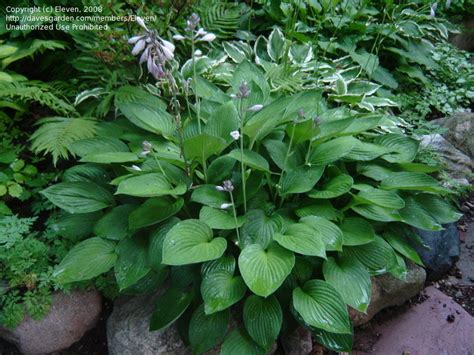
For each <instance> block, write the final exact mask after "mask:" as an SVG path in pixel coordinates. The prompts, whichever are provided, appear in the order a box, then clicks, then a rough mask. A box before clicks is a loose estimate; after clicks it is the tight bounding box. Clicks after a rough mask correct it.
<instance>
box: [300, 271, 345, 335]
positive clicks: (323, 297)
mask: <svg viewBox="0 0 474 355" xmlns="http://www.w3.org/2000/svg"><path fill="white" fill-rule="evenodd" d="M293 306H294V307H295V310H296V311H297V312H298V314H299V315H300V316H301V317H302V318H303V320H304V321H305V322H306V323H307V324H309V325H310V326H312V327H316V328H320V329H323V330H326V331H328V332H332V333H337V334H350V333H351V324H350V320H349V314H348V313H347V308H346V305H345V304H344V302H343V300H342V298H341V295H340V294H339V292H337V291H336V289H335V288H334V287H333V286H331V285H330V284H329V283H328V282H326V281H322V280H309V281H308V282H306V283H305V285H304V287H303V288H300V287H298V288H295V289H294V290H293Z"/></svg>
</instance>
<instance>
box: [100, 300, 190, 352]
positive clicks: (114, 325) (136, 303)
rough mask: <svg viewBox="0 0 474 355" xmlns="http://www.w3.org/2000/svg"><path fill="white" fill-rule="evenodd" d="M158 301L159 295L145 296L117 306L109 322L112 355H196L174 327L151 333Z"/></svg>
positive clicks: (118, 302)
mask: <svg viewBox="0 0 474 355" xmlns="http://www.w3.org/2000/svg"><path fill="white" fill-rule="evenodd" d="M157 297H158V295H157V294H155V295H144V296H137V297H133V298H125V299H121V300H118V301H116V302H115V304H114V310H113V312H112V314H111V315H110V317H109V319H108V320H107V343H108V348H109V354H110V355H157V354H160V355H161V354H162V355H185V354H192V352H191V350H190V349H189V348H187V347H186V345H185V344H184V343H183V341H182V340H181V338H180V336H179V334H178V331H177V329H176V327H175V326H174V325H172V326H170V327H168V328H167V329H165V330H163V331H153V332H150V331H149V326H150V317H151V315H152V313H153V309H154V307H155V301H156V299H157Z"/></svg>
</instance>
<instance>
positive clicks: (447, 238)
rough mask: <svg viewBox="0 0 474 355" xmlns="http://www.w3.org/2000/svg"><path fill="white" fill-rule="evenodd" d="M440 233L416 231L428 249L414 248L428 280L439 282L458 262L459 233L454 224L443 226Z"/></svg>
mask: <svg viewBox="0 0 474 355" xmlns="http://www.w3.org/2000/svg"><path fill="white" fill-rule="evenodd" d="M444 228H445V229H444V230H442V231H425V230H421V229H416V233H417V234H418V235H419V236H420V238H421V239H422V240H423V243H424V244H426V245H427V246H428V247H429V248H430V249H426V248H423V247H420V246H415V249H416V251H417V252H418V254H419V255H420V257H421V260H422V261H423V264H425V266H426V270H427V273H428V279H430V280H439V279H440V278H442V277H443V276H444V274H445V273H446V272H447V271H448V270H449V269H451V267H452V266H453V265H454V263H455V262H456V261H458V260H459V253H460V249H459V244H460V242H459V231H458V229H457V227H456V224H455V223H450V224H446V225H444Z"/></svg>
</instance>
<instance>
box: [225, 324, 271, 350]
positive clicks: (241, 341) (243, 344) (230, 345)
mask: <svg viewBox="0 0 474 355" xmlns="http://www.w3.org/2000/svg"><path fill="white" fill-rule="evenodd" d="M265 353H266V352H265V350H263V349H262V348H261V347H260V346H258V344H257V343H256V342H254V341H253V339H252V338H251V337H250V336H249V335H248V334H247V333H246V332H245V330H243V329H236V330H234V331H232V332H231V333H230V334H229V335H227V337H226V338H225V340H224V343H222V347H221V353H220V355H236V354H242V355H244V354H245V355H265Z"/></svg>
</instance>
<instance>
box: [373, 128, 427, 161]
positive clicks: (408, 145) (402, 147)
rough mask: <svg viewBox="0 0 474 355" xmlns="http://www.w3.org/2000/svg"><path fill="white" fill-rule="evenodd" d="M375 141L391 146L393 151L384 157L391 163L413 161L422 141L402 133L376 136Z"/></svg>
mask: <svg viewBox="0 0 474 355" xmlns="http://www.w3.org/2000/svg"><path fill="white" fill-rule="evenodd" d="M375 143H377V144H380V145H383V146H384V147H387V148H390V149H391V150H392V151H393V153H390V154H386V155H384V156H383V157H382V159H384V160H386V161H389V162H391V163H407V162H412V161H413V159H415V157H416V153H417V152H418V146H419V145H420V142H419V141H417V140H416V139H413V138H410V137H407V136H404V135H402V134H395V133H388V134H385V135H383V136H378V137H377V138H375Z"/></svg>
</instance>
